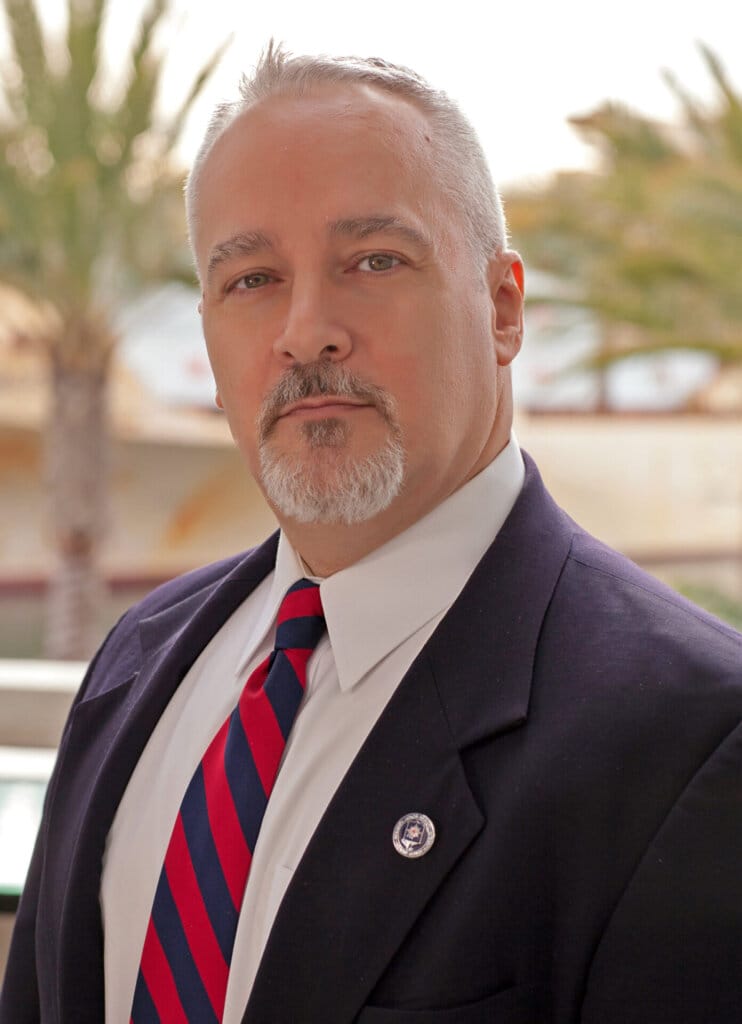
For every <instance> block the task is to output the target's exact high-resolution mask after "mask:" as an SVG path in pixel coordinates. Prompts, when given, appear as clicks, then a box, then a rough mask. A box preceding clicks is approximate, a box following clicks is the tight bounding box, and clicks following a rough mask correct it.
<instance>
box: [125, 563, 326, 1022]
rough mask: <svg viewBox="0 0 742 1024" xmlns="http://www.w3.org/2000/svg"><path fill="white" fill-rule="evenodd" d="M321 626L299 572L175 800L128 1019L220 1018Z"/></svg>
mask: <svg viewBox="0 0 742 1024" xmlns="http://www.w3.org/2000/svg"><path fill="white" fill-rule="evenodd" d="M324 631H325V620H324V616H323V614H322V604H321V601H320V596H319V587H318V586H317V584H316V583H311V582H310V581H309V580H300V581H299V582H298V583H295V584H294V586H293V587H291V589H290V590H289V591H288V592H287V594H286V596H285V598H284V599H283V602H282V604H281V608H280V610H279V613H278V623H277V627H276V644H275V648H274V650H273V651H272V652H271V654H270V655H269V657H267V658H266V659H265V661H263V662H262V663H261V664H260V665H258V667H257V668H256V669H255V671H254V672H253V673H252V674H251V676H250V678H249V679H248V680H247V683H246V684H245V688H244V689H243V691H242V694H241V696H240V699H239V703H238V704H237V707H236V708H235V710H234V711H233V712H232V714H231V715H230V717H229V718H228V719H227V720H226V722H225V723H224V725H223V726H222V727H221V729H220V730H219V732H218V733H217V734H216V736H215V737H214V739H213V740H212V741H211V744H210V745H209V747H208V749H207V751H206V753H205V754H204V756H203V759H202V761H201V763H200V764H199V766H198V768H197V769H196V771H195V773H194V775H193V778H192V779H191V781H190V784H189V786H188V789H187V790H186V794H185V796H184V797H183V803H182V804H181V806H180V812H179V814H178V817H177V820H176V822H175V826H174V827H173V832H172V835H171V837H170V844H169V846H168V848H167V853H166V854H165V863H164V864H163V867H162V872H161V873H160V879H159V882H158V883H157V890H156V892H155V898H154V903H153V905H152V913H151V916H150V919H149V924H148V926H147V933H146V936H145V940H144V948H143V950H142V959H141V962H140V966H139V974H138V976H137V983H136V988H135V990H134V1002H133V1006H132V1011H131V1024H220V1022H221V1020H222V1016H223V1013H224V999H225V996H226V992H227V978H228V975H229V965H230V962H231V959H232V948H233V946H234V937H235V933H236V931H237V919H238V917H239V913H240V906H241V905H242V897H243V895H244V892H245V885H246V883H247V876H248V872H249V870H250V861H251V858H252V852H253V850H254V849H255V843H256V841H257V838H258V832H259V831H260V824H261V822H262V820H263V815H264V814H265V808H266V805H267V803H268V798H269V796H270V793H271V790H272V789H273V783H274V782H275V779H276V775H277V774H278V765H279V762H280V760H281V756H282V754H283V750H284V747H285V745H286V740H287V738H288V735H289V732H290V730H291V726H292V724H293V721H294V717H295V715H296V712H297V710H298V707H299V703H300V701H301V698H302V694H303V693H304V684H305V682H306V668H307V662H308V661H309V657H310V655H311V653H312V651H313V650H314V648H315V647H316V646H317V644H318V643H319V640H320V638H321V637H322V635H323V633H324Z"/></svg>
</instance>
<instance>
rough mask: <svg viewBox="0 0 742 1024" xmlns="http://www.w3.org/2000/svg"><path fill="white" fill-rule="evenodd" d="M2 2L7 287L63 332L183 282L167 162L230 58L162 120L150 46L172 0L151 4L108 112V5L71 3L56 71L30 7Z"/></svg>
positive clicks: (178, 221) (104, 341)
mask: <svg viewBox="0 0 742 1024" xmlns="http://www.w3.org/2000/svg"><path fill="white" fill-rule="evenodd" d="M2 2H3V4H4V7H5V14H6V20H7V23H8V28H9V32H10V41H11V48H12V58H11V60H10V61H9V62H8V63H7V64H6V65H5V66H4V67H3V69H2V77H1V78H0V90H1V92H2V97H3V99H4V101H5V102H4V105H5V107H7V110H8V111H9V114H8V116H7V117H6V118H5V120H4V121H0V280H5V281H7V282H9V283H12V284H15V285H16V286H18V287H20V288H22V289H23V290H24V291H25V292H26V293H27V294H29V295H30V296H31V297H32V298H36V299H38V300H43V301H45V302H47V303H51V304H52V305H53V306H54V307H55V308H56V310H57V312H58V313H59V315H60V317H59V319H60V323H65V322H69V321H74V322H79V321H80V320H81V319H84V318H86V317H87V314H88V313H89V312H90V311H91V310H95V311H96V312H97V318H98V319H99V318H100V313H101V311H102V309H104V308H105V307H106V306H108V304H109V303H110V301H111V298H112V296H114V295H117V296H119V297H120V296H121V295H122V294H123V293H125V292H126V289H127V287H128V286H129V285H131V284H133V283H134V282H135V281H136V280H141V279H142V278H146V277H149V278H151V277H154V276H160V275H163V274H172V273H177V272H178V270H180V272H181V273H182V261H181V265H180V267H177V266H176V264H175V261H174V259H173V253H182V251H183V247H182V240H183V237H184V231H183V220H182V212H181V206H182V201H181V180H180V178H181V176H180V174H179V173H178V172H177V171H176V170H175V169H174V167H173V165H172V162H171V151H172V148H173V145H174V143H175V141H176V140H177V137H178V135H179V133H180V131H181V129H182V127H183V122H184V120H185V118H186V116H187V114H188V112H189V110H190V108H191V106H192V104H193V102H194V100H195V99H196V97H197V96H198V95H199V93H200V91H201V89H202V87H203V85H204V84H205V82H206V80H207V78H208V76H209V74H210V73H211V71H212V70H213V68H214V66H215V64H216V62H217V61H218V60H219V58H220V57H221V55H222V53H223V48H222V49H220V51H219V52H217V53H216V54H214V56H213V57H212V58H211V59H210V60H209V61H208V62H207V63H206V64H205V65H204V67H202V68H201V69H200V70H199V71H198V72H197V73H196V75H195V76H194V79H193V81H192V83H191V84H190V86H189V88H188V89H187V90H186V95H185V96H184V99H183V102H182V104H181V106H180V108H179V109H178V110H177V111H176V112H175V113H174V114H172V115H171V116H170V117H169V118H167V119H163V118H162V117H160V116H159V115H156V103H157V99H158V94H159V88H160V82H161V77H162V74H163V68H164V63H165V62H164V58H163V54H162V52H161V51H160V50H158V49H157V47H156V46H155V43H154V37H155V34H156V31H157V29H158V26H159V25H160V23H161V21H162V19H163V17H164V16H165V14H166V13H167V0H152V2H151V3H150V5H149V7H148V8H147V10H146V12H145V14H144V15H143V17H142V20H141V23H140V26H139V32H138V36H137V39H136V40H135V42H134V44H133V47H132V50H131V53H130V55H129V65H130V67H129V74H128V80H127V85H126V87H125V88H124V89H123V90H122V92H121V95H120V97H119V98H118V100H117V101H115V102H109V103H103V102H102V101H101V100H100V98H99V97H100V93H101V89H100V88H99V80H100V79H101V77H105V74H106V69H105V68H103V69H101V67H100V63H99V53H100V40H101V32H102V27H103V24H104V19H105V16H106V9H107V6H108V5H107V3H106V0H68V26H67V32H66V38H65V40H64V45H65V50H66V54H65V57H66V59H65V60H64V61H63V62H55V63H54V64H53V65H52V64H51V63H50V62H49V59H48V57H47V47H46V41H45V39H44V34H43V31H42V28H41V25H40V22H39V18H38V15H37V12H36V8H35V7H34V4H33V2H32V0H2ZM58 64H62V66H61V67H58V66H57V65H58ZM73 335H74V332H73V331H70V330H60V332H59V337H58V338H57V339H56V344H57V345H58V346H59V347H60V348H63V347H64V346H72V347H77V348H79V338H77V339H75V338H74V337H73ZM110 344H111V336H110V332H108V331H105V330H101V331H100V333H99V334H97V335H95V334H93V335H91V334H90V333H89V332H88V336H87V340H86V346H87V348H88V349H90V350H91V351H89V352H88V355H89V356H90V358H91V359H93V360H95V358H96V353H95V352H94V351H93V350H94V349H95V348H96V346H97V347H99V348H100V349H101V352H98V353H97V355H98V356H99V355H101V354H102V350H105V349H106V348H107V347H109V346H110ZM56 355H57V356H59V355H62V356H64V353H63V352H57V353H56ZM83 355H84V353H81V352H77V357H78V358H79V357H82V356H83Z"/></svg>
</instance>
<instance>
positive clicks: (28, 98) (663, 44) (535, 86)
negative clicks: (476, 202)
mask: <svg viewBox="0 0 742 1024" xmlns="http://www.w3.org/2000/svg"><path fill="white" fill-rule="evenodd" d="M271 36H274V37H275V38H276V39H279V40H283V41H284V42H285V43H286V44H287V46H288V47H289V48H290V49H292V50H294V51H297V52H315V53H318V52H330V53H361V54H364V55H369V54H379V55H383V56H385V57H386V58H388V59H390V60H393V61H397V62H401V63H406V64H409V65H410V66H412V67H414V68H415V69H416V70H418V71H420V72H421V73H423V74H424V75H425V76H426V77H428V79H429V80H430V81H431V82H433V83H434V84H436V85H439V86H440V87H442V88H444V89H446V90H447V91H448V92H449V93H450V94H451V95H452V96H453V97H454V98H456V99H457V100H458V101H459V102H460V103H461V105H462V107H463V109H464V110H465V111H466V112H467V113H468V114H469V116H470V117H471V119H472V121H473V123H474V124H475V126H476V127H477V129H478V130H479V132H480V136H481V138H482V141H483V144H484V146H485V149H486V151H487V154H488V156H489V159H490V161H491V165H492V168H493V172H494V175H495V177H496V180H497V181H498V182H499V183H500V186H501V189H502V192H503V195H504V198H505V201H506V209H507V212H508V215H509V219H510V224H511V230H512V236H513V244H514V246H515V247H517V248H518V249H519V250H520V251H521V252H522V253H523V255H524V256H525V259H526V267H527V275H526V286H527V288H526V292H527V300H528V311H527V321H528V330H527V338H526V343H525V346H524V350H523V353H522V354H521V356H520V357H519V359H518V361H517V365H516V371H515V382H516V394H517V399H518V414H517V422H516V430H517V434H518V437H519V440H520V442H521V444H522V445H523V447H525V448H526V449H527V450H529V451H530V452H531V453H532V454H533V455H534V456H535V458H536V459H537V461H538V463H539V465H540V467H541V470H542V472H543V474H544V476H545V478H546V482H547V484H548V485H549V487H550V488H551V490H552V492H553V493H554V494H555V496H556V498H557V500H558V501H559V502H560V503H561V504H562V505H563V506H564V507H565V508H566V509H567V510H568V511H569V512H570V513H571V514H572V515H573V516H574V517H575V518H576V519H577V520H578V521H580V522H581V523H582V524H583V525H584V526H586V527H587V528H588V529H589V530H591V531H592V532H594V533H596V534H598V535H599V536H601V537H602V538H603V539H605V540H606V541H608V542H609V543H611V544H612V545H614V546H616V547H618V548H620V549H621V550H623V551H624V552H625V553H626V554H628V555H629V556H630V557H632V558H634V559H635V560H636V561H638V562H639V563H640V564H642V565H644V566H645V567H646V568H648V569H649V570H650V571H652V572H654V573H656V574H658V575H660V576H662V577H663V578H665V579H666V580H667V581H668V582H670V583H671V584H672V585H673V586H675V587H676V588H678V589H680V590H682V591H684V592H685V593H687V594H688V595H689V596H691V597H692V598H693V599H695V600H696V601H699V602H700V603H702V604H705V605H706V606H707V607H709V608H710V609H711V610H713V611H714V612H715V613H716V614H718V615H720V616H722V617H724V618H726V619H727V620H728V621H730V622H732V623H734V624H736V625H737V626H742V472H740V467H741V466H742V67H740V62H739V40H740V38H742V8H740V7H739V5H737V4H732V3H729V2H728V0H706V2H705V3H704V4H702V5H698V4H683V3H677V2H675V3H665V2H661V0H658V2H655V3H646V0H644V2H635V0H624V2H623V3H621V4H620V5H619V4H615V5H614V4H600V5H599V4H595V3H587V2H581V0H562V2H561V3H559V4H554V5H546V4H542V3H536V2H527V0H525V2H522V3H520V4H499V3H496V2H493V3H492V4H490V5H489V6H487V7H485V6H483V5H482V4H481V2H479V0H477V2H475V0H459V2H458V3H457V4H456V5H454V6H448V5H446V6H445V7H444V6H443V5H441V6H440V8H437V7H436V6H432V5H430V4H429V2H418V0H410V2H404V3H398V4H396V5H394V6H392V5H386V6H379V5H348V4H346V3H343V4H341V3H339V2H332V0H319V2H316V3H314V4H305V3H300V2H298V0H297V2H288V0H284V2H283V3H281V4H276V5H268V4H264V5H235V4H233V3H231V2H230V0H190V2H186V0H172V2H170V3H168V2H165V0H162V2H159V0H154V2H152V0H147V2H141V0H35V2H33V0H0V509H1V510H2V512H1V514H0V910H2V909H12V907H13V905H14V900H15V899H17V890H18V888H19V886H20V884H21V883H22V879H23V873H24V871H25V863H26V860H27V856H28V850H27V846H28V845H29V844H30V842H31V837H32V835H33V831H34V829H35V823H36V821H37V818H38V813H39V808H40V803H41V799H42V797H43V789H44V783H45V780H46V778H47V777H48V771H49V766H50V764H51V763H52V762H53V756H54V748H55V745H56V742H57V738H58V733H59V728H60V726H61V722H62V720H63V717H64V713H65V709H66V707H67V706H68V704H69V700H70V699H71V695H72V693H73V692H74V689H75V686H76V685H77V683H78V682H79V679H80V677H81V673H82V671H83V668H84V663H85V662H86V660H87V659H88V658H89V656H90V654H91V653H92V651H93V650H94V649H95V647H96V646H97V645H98V643H99V642H100V640H101V639H102V637H103V636H104V634H105V631H106V630H107V629H108V628H109V627H110V626H111V625H112V623H113V622H114V621H115V619H116V618H117V617H118V615H119V614H120V613H121V611H122V610H123V609H124V608H125V607H126V606H127V605H129V604H130V603H131V602H132V601H133V600H135V599H136V598H137V597H139V596H140V595H141V594H143V593H144V592H145V591H146V590H148V589H150V588H151V587H152V586H154V585H156V584H157V583H158V582H160V581H162V580H163V579H165V578H167V577H170V576H172V575H175V574H176V573H179V572H182V571H184V570H187V569H189V568H191V567H193V566H195V565H198V564H202V563H204V562H207V561H211V560H213V559H216V558H219V557H221V556H223V555H227V554H230V553H233V552H235V551H238V550H241V549H243V548H246V547H248V546H250V545H251V544H253V543H255V542H257V541H259V540H260V539H262V538H263V537H264V536H265V535H266V534H267V533H268V532H269V531H270V530H271V529H272V526H273V520H272V517H271V514H270V512H269V511H268V510H267V508H266V507H265V505H264V504H263V502H262V499H261V498H260V496H259V494H258V492H257V490H256V488H255V487H254V485H253V484H252V483H251V482H250V481H249V479H247V475H246V473H245V472H244V471H243V469H242V466H241V463H240V461H239V458H238V456H237V455H236V453H235V452H234V451H233V448H232V443H231V438H230V436H229V432H228V429H227V427H226V424H225V422H224V420H223V418H222V417H221V415H220V414H219V413H218V411H217V410H216V409H215V407H214V404H213V385H212V382H211V377H210V371H209V367H208V363H207V361H206V357H205V353H204V349H203V345H202V340H201V333H200V323H199V318H198V315H197V309H196V306H197V302H198V294H197V290H196V288H195V279H194V275H193V273H192V270H191V265H190V257H189V253H188V250H187V246H186V241H185V225H184V219H183V212H182V202H181V189H182V182H183V177H184V173H185V169H186V168H187V166H188V164H189V162H190V161H191V159H192V158H193V155H194V153H195V149H196V147H197V145H198V142H199V140H200V136H201V134H202V132H203V130H204V128H205V124H206V121H207V119H208V116H209V112H210V110H211V109H212V107H213V106H214V105H215V104H216V103H217V102H219V101H220V100H222V99H225V98H231V97H232V96H233V95H234V92H235V87H236V83H237V80H238V78H239V75H240V73H241V71H242V70H243V69H244V68H248V67H250V66H251V65H252V64H253V63H254V62H255V60H256V58H257V55H258V53H259V51H260V50H261V49H262V48H263V47H264V45H265V44H266V42H267V41H268V39H269V38H270V37H271ZM63 662H64V663H68V664H63ZM11 836H12V837H13V840H12V842H11V840H10V837H11ZM24 837H25V838H24ZM24 844H25V845H24ZM3 901H4V902H3ZM2 934H3V933H2V929H1V928H0V958H1V955H2Z"/></svg>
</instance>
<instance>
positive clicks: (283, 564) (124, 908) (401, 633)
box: [101, 438, 524, 1024]
mask: <svg viewBox="0 0 742 1024" xmlns="http://www.w3.org/2000/svg"><path fill="white" fill-rule="evenodd" d="M523 477H524V467H523V460H522V458H521V455H520V451H519V449H518V446H517V443H516V442H515V439H514V438H511V440H510V442H509V444H508V445H507V446H506V447H505V449H504V450H503V451H502V452H501V453H500V455H498V457H497V458H496V459H495V460H494V461H493V462H492V463H490V465H489V466H487V467H486V468H485V469H484V470H483V471H482V472H481V473H479V474H478V475H477V476H476V477H474V479H472V480H470V481H469V482H468V483H467V484H465V485H464V486H463V487H462V488H460V490H458V491H456V492H455V493H454V494H452V495H451V496H450V497H449V498H447V499H446V501H444V502H443V503H442V504H440V505H438V506H437V507H436V508H435V509H433V511H432V512H430V513H428V515H427V516H425V517H424V518H423V519H421V520H419V521H418V522H417V523H415V524H414V525H413V526H411V527H410V528H409V529H408V530H406V531H405V532H404V533H402V534H400V535H398V536H397V537H394V538H393V539H392V540H390V541H389V542H388V543H386V544H384V545H383V546H382V547H380V548H378V549H377V550H375V551H373V552H371V553H370V554H369V555H367V556H366V557H365V558H363V559H362V560H361V561H359V562H356V563H355V564H354V565H351V566H349V567H348V568H347V569H343V570H341V571H340V572H337V573H335V574H334V575H332V576H329V577H327V578H326V579H323V580H321V581H320V594H321V597H322V606H323V609H324V612H325V619H326V622H327V634H326V635H325V637H324V638H323V639H322V640H321V641H320V643H319V645H318V647H317V649H316V650H315V652H314V654H313V655H312V657H311V658H310V661H309V665H308V671H307V682H306V691H305V695H304V698H303V700H302V703H301V706H300V708H299V712H298V714H297V717H296V719H295V722H294V725H293V728H292V731H291V734H290V736H289V739H288V742H287V744H286V749H285V751H284V756H283V760H282V762H281V768H280V771H279V774H278V778H277V779H276V783H275V786H274V789H273V792H272V794H271V797H270V800H269V803H268V807H267V810H266V813H265V817H264V818H263V822H262V825H261V829H260V836H259V839H258V842H257V845H256V848H255V851H254V855H253V861H252V865H251V868H250V875H249V878H248V883H247V889H246V891H245V897H244V901H243V904H242V909H241V913H240V918H239V922H238V926H237V935H236V938H235V947H234V953H233V957H232V963H233V964H238V965H239V970H234V971H232V972H231V973H230V976H229V983H228V987H227V997H226V1005H225V1011H224V1024H240V1021H241V1020H242V1016H243V1014H244V1011H245V1006H246V1004H247V1000H248V998H249V995H250V992H251V990H252V985H253V982H254V979H255V975H256V973H257V970H258V967H259V964H260V959H261V957H262V955H263V950H264V949H265V945H266V942H267V940H268V935H269V933H270V930H271V927H272V924H273V920H274V918H275V915H276V912H277V910H278V907H279V905H280V903H281V900H282V898H283V895H284V893H285V891H286V888H287V886H288V884H289V882H290V881H291V877H292V875H293V872H294V870H295V869H296V867H297V865H298V864H299V861H300V860H301V858H302V855H303V853H304V850H305V849H306V846H307V844H308V842H309V840H310V839H311V837H312V835H313V833H314V831H315V829H316V827H317V825H318V823H319V821H320V818H321V817H322V815H323V813H324V811H325V809H326V808H327V806H328V804H329V802H330V800H331V799H332V797H333V795H334V793H335V790H336V789H337V787H338V785H339V784H340V782H341V780H342V778H343V776H344V775H345V773H346V772H347V770H348V768H349V767H350V765H351V764H352V762H353V759H354V758H355V756H356V754H357V753H358V751H359V749H360V747H361V746H362V744H363V742H364V740H365V739H366V737H367V736H368V734H369V732H370V731H371V729H372V727H373V725H374V723H375V722H376V720H377V718H378V717H379V715H380V714H381V712H382V711H383V709H384V707H385V706H386V704H387V702H388V700H389V699H390V697H391V696H392V694H393V693H394V691H395V689H396V688H397V686H398V684H399V682H400V680H401V679H402V677H403V676H404V674H405V672H406V671H407V669H408V668H409V667H410V665H411V664H412V662H413V661H414V659H415V658H416V656H417V655H418V654H419V653H420V651H421V650H422V648H423V646H424V644H425V643H426V641H427V640H428V639H429V637H430V636H431V634H432V633H433V631H434V629H435V628H436V626H437V625H438V623H439V622H440V621H441V619H442V618H443V616H444V615H445V614H446V612H447V611H448V609H449V608H450V606H451V605H452V604H453V602H454V600H455V599H456V597H457V596H458V594H459V593H460V592H461V590H462V589H463V587H464V585H465V583H466V581H467V580H468V578H469V576H470V575H471V574H472V572H473V570H474V568H475V567H476V565H477V563H478V562H479V560H480V559H481V558H482V556H483V554H484V552H485V551H486V550H487V548H488V547H489V545H490V544H491V543H492V541H493V540H494V538H495V536H496V534H497V532H498V531H499V529H500V527H501V526H502V524H503V522H504V521H505V519H506V518H507V515H508V513H509V512H510V509H511V508H512V506H513V504H514V502H515V499H516V498H517V496H518V494H519V493H520V489H521V487H522V484H523ZM304 575H306V573H305V571H304V569H303V567H302V563H301V559H300V558H299V557H298V556H297V554H296V552H295V551H294V550H293V549H292V547H291V545H290V544H289V542H288V541H287V539H286V537H285V536H284V535H283V534H281V537H280V539H279V545H278V555H277V559H276V566H275V570H274V571H273V572H272V573H270V574H269V575H268V576H267V577H266V578H265V579H264V580H263V581H262V583H260V585H259V586H258V587H257V588H256V589H255V590H254V591H253V592H252V594H250V596H249V597H248V598H247V599H246V600H245V601H244V602H243V603H242V604H241V605H240V607H239V608H237V610H236V611H235V612H234V614H233V615H232V616H231V617H230V618H229V620H228V621H227V622H226V623H225V624H224V626H223V627H222V628H221V629H220V630H219V631H218V633H217V634H216V635H215V636H214V637H213V639H212V640H211V642H210V643H209V644H208V645H207V646H206V647H205V648H204V650H203V651H202V652H201V654H200V655H199V657H198V658H197V659H196V661H195V662H194V664H193V665H192V666H191V668H190V670H189V671H188V672H187V674H186V676H185V678H184V679H183V682H182V683H181V684H180V686H179V687H178V689H177V690H176V692H175V694H174V696H173V698H172V700H171V701H170V703H169V704H168V706H167V708H166V709H165V712H164V713H163V715H162V717H161V718H160V721H159V722H158V724H157V726H156V728H155V729H154V731H153V733H152V735H151V737H150V739H149V741H148V743H147V746H146V747H145V749H144V752H143V753H142V756H141V758H140V759H139V762H138V763H137V766H136V768H135V770H134V772H133V774H132V776H131V779H130V781H129V784H128V786H127V788H126V791H125V793H124V796H123V799H122V800H121V803H120V805H119V808H118V811H117V813H116V816H115V818H114V822H113V825H112V827H111V831H110V833H109V835H108V840H107V844H106V852H105V856H104V862H103V875H102V882H101V906H102V914H103V929H104V936H105V939H104V943H105V948H104V965H105V1000H106V1024H127V1022H128V1021H129V1014H130V1010H131V1004H132V999H133V994H134V986H135V983H136V978H137V972H138V969H139V959H140V956H141V951H142V946H143V943H144V934H145V931H146V928H147V922H148V920H149V915H150V911H151V908H152V901H153V898H154V892H155V888H156V886H157V880H158V878H159V874H160V870H161V867H162V862H163V860H164V856H165V851H166V849H167V845H168V842H169V840H170V833H171V830H172V826H173V822H174V821H175V818H176V816H177V813H178V808H179V806H180V802H181V799H182V797H183V794H184V793H185V790H186V788H187V786H188V783H189V781H190V779H191V776H192V775H193V772H194V771H195V769H196V766H197V764H198V762H199V760H200V758H201V756H202V754H203V752H204V751H205V749H206V747H207V746H208V744H209V742H210V740H211V738H212V737H213V735H214V734H215V733H216V732H217V730H218V729H219V727H220V726H221V725H222V723H223V721H224V720H225V719H226V718H227V716H228V715H229V714H230V712H231V710H232V708H233V707H234V706H235V704H236V703H237V700H238V697H239V694H240V692H241V690H242V687H243V685H244V682H245V680H246V679H247V678H248V676H249V674H250V673H251V672H252V670H253V669H254V668H255V666H256V665H258V664H259V663H260V661H261V660H262V659H263V658H265V656H266V655H267V654H268V653H269V652H270V651H271V650H272V648H273V639H274V634H275V619H276V615H277V613H278V608H279V606H280V604H281V601H282V599H283V596H284V594H285V593H286V591H287V590H288V588H289V587H290V586H291V585H292V584H293V583H295V582H296V581H297V580H298V579H301V578H302V577H303V576H304ZM390 842H391V839H390Z"/></svg>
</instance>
